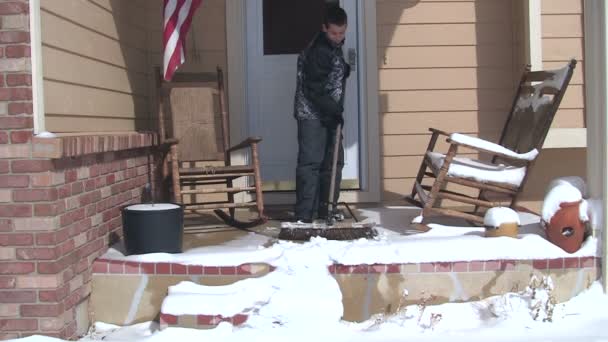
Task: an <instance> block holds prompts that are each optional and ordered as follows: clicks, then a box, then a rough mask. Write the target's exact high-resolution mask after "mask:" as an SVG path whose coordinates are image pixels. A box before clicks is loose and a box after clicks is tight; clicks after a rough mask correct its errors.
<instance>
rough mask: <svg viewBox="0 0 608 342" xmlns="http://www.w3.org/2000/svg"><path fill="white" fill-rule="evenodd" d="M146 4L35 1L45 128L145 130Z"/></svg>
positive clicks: (98, 0) (93, 0) (139, 0)
mask: <svg viewBox="0 0 608 342" xmlns="http://www.w3.org/2000/svg"><path fill="white" fill-rule="evenodd" d="M145 5H146V1H144V0H135V1H109V0H106V1H102V0H89V1H75V0H69V1H65V0H64V1H54V0H42V1H41V25H42V60H43V70H44V90H45V112H46V114H45V116H46V129H47V130H49V131H52V132H93V131H132V130H137V129H146V128H148V126H149V125H148V121H149V97H148V82H147V72H148V67H147V43H146V27H145V17H143V16H141V15H139V13H140V12H141V11H142V9H143V8H145Z"/></svg>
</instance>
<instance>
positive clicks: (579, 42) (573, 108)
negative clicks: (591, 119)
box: [541, 0, 585, 128]
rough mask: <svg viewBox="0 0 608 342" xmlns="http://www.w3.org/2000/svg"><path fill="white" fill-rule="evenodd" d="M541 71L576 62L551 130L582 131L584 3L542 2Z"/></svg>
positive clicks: (578, 0)
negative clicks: (571, 129) (571, 60)
mask: <svg viewBox="0 0 608 342" xmlns="http://www.w3.org/2000/svg"><path fill="white" fill-rule="evenodd" d="M541 4H542V6H541V22H542V53H543V67H544V68H546V69H552V68H559V67H561V66H563V65H564V64H565V63H567V61H568V60H569V59H570V58H575V59H576V60H577V61H578V64H577V66H576V70H575V72H574V76H573V77H572V81H571V82H570V86H569V88H568V91H567V93H566V95H565V97H564V100H563V102H562V105H561V106H560V110H559V111H558V112H557V115H556V117H555V121H554V123H553V126H552V128H582V127H585V114H584V112H585V110H584V109H585V96H584V87H583V84H584V79H583V75H584V66H585V63H584V56H583V51H584V44H583V42H584V39H583V0H542V2H541Z"/></svg>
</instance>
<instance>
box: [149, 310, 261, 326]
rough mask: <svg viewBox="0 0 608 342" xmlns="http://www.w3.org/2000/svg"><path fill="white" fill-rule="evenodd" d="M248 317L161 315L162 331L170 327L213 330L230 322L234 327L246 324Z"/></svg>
mask: <svg viewBox="0 0 608 342" xmlns="http://www.w3.org/2000/svg"><path fill="white" fill-rule="evenodd" d="M248 318H249V316H248V315H245V314H237V315H234V316H232V317H223V316H221V315H214V316H211V315H180V316H174V315H170V314H165V313H161V314H160V318H159V321H160V329H161V330H163V329H166V328H169V327H179V328H190V329H213V328H215V327H217V326H218V325H219V324H220V323H221V322H228V323H230V324H232V325H234V326H239V325H242V324H244V323H245V322H246V321H247V319H248Z"/></svg>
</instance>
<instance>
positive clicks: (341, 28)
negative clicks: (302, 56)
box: [323, 6, 348, 44]
mask: <svg viewBox="0 0 608 342" xmlns="http://www.w3.org/2000/svg"><path fill="white" fill-rule="evenodd" d="M347 24H348V20H347V16H346V12H345V11H344V9H342V8H340V7H339V6H331V7H329V8H328V9H327V12H326V13H325V19H324V20H323V32H325V33H326V34H327V38H328V39H329V40H331V41H332V42H334V43H335V44H340V43H342V42H343V41H344V35H345V34H346V26H347Z"/></svg>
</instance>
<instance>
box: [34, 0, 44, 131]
mask: <svg viewBox="0 0 608 342" xmlns="http://www.w3.org/2000/svg"><path fill="white" fill-rule="evenodd" d="M30 49H31V52H30V54H31V63H32V106H33V111H34V113H33V116H34V118H33V119H34V134H38V133H40V132H43V131H44V130H45V120H44V114H45V112H44V88H43V70H42V38H41V26H40V0H30Z"/></svg>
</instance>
